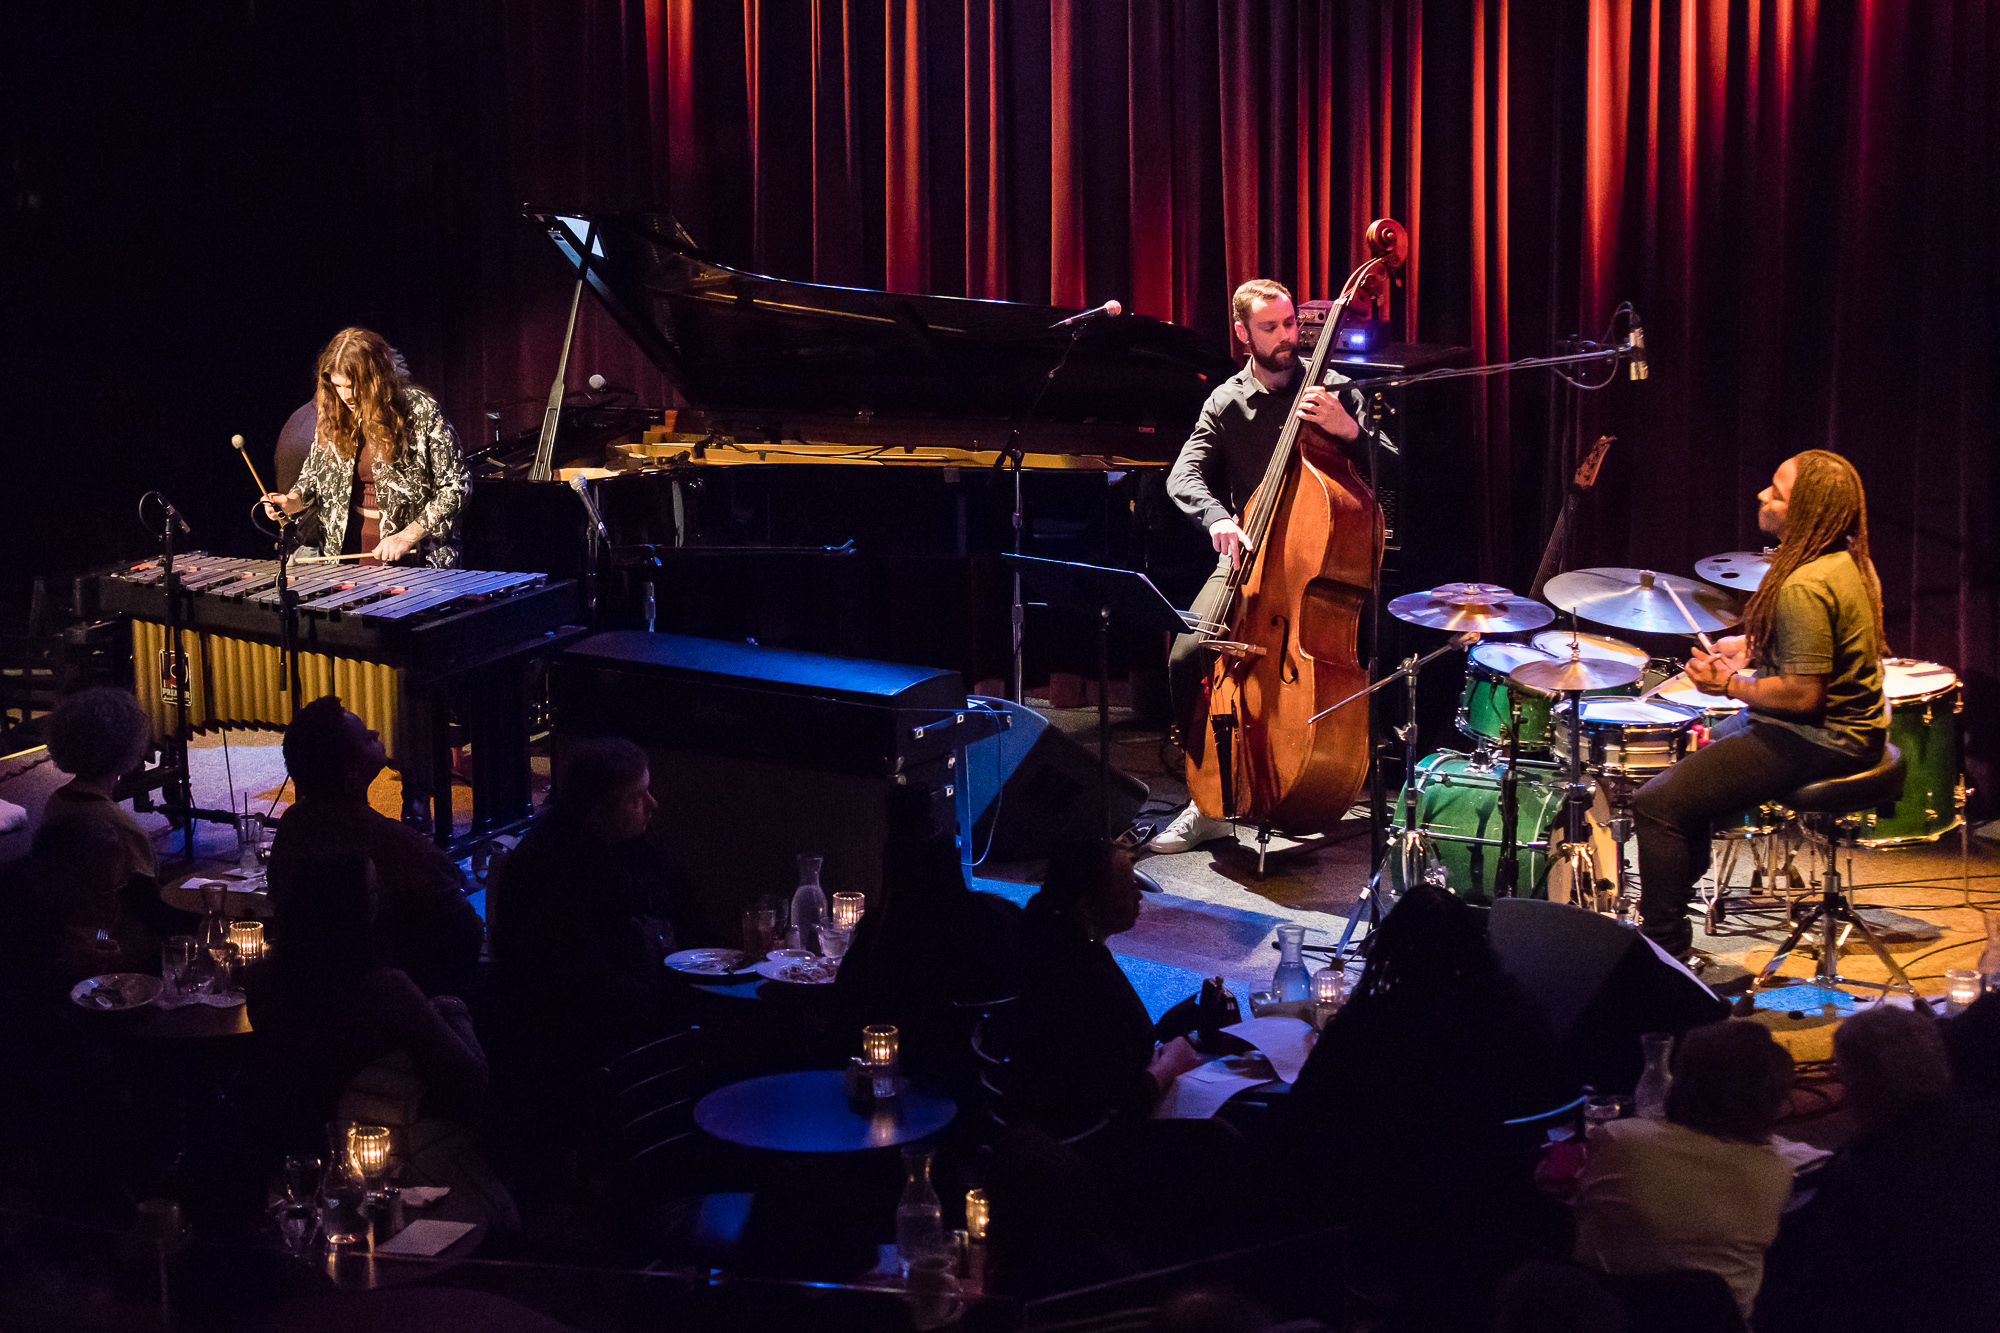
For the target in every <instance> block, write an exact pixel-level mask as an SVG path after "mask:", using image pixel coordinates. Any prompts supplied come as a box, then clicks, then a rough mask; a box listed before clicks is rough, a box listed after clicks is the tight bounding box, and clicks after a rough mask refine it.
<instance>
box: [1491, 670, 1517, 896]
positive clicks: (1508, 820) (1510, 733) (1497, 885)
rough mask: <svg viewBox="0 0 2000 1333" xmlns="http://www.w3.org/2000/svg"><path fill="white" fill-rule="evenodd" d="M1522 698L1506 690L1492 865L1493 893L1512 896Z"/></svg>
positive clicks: (1515, 863)
mask: <svg viewBox="0 0 2000 1333" xmlns="http://www.w3.org/2000/svg"><path fill="white" fill-rule="evenodd" d="M1520 767H1521V701H1520V700H1519V699H1518V698H1517V697H1515V695H1514V692H1513V691H1512V690H1509V691H1508V692H1507V763H1506V766H1505V771H1504V772H1502V773H1501V774H1500V860H1499V863H1498V864H1496V865H1495V866H1494V867H1493V896H1494V897H1495V898H1513V897H1516V896H1517V895H1518V894H1519V893H1520V889H1521V863H1520V862H1519V861H1517V860H1516V859H1515V827H1514V825H1515V821H1517V820H1518V819H1520V817H1521V816H1520V808H1521V807H1520V795H1519V788H1520Z"/></svg>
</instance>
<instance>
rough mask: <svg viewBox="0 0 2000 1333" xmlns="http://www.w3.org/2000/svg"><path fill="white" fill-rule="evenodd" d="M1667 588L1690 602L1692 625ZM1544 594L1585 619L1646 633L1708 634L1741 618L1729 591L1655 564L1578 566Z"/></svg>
mask: <svg viewBox="0 0 2000 1333" xmlns="http://www.w3.org/2000/svg"><path fill="white" fill-rule="evenodd" d="M1668 588H1672V589H1673V590H1674V591H1675V592H1677V593H1679V594H1680V599H1681V601H1682V602H1684V603H1686V604H1687V609H1688V613H1689V615H1691V616H1692V617H1693V618H1694V623H1693V624H1692V625H1690V624H1689V623H1688V616H1686V615H1682V614H1681V609H1680V607H1678V606H1676V605H1674V599H1673V598H1672V597H1670V596H1668V595H1667V589H1668ZM1542 596H1544V597H1546V598H1548V599H1549V600H1550V601H1551V602H1553V603H1555V604H1556V605H1557V606H1559V607H1561V608H1562V609H1563V610H1565V611H1574V612H1575V613H1576V614H1577V615H1579V616H1581V617H1583V618H1584V619H1585V620H1589V621H1594V622H1596V623H1597V624H1599V625H1616V626H1617V627H1618V628H1619V629H1631V630H1639V631H1641V632H1642V633H1647V634H1693V633H1695V632H1696V631H1700V632H1701V633H1704V634H1706V633H1708V632H1709V631H1710V630H1718V629H1727V628H1728V627H1729V626H1731V625H1734V624H1735V623H1736V622H1737V621H1738V620H1741V619H1742V616H1740V615H1739V614H1737V611H1736V604H1735V599H1734V598H1733V597H1731V596H1730V595H1729V594H1728V593H1726V592H1723V591H1722V590H1720V589H1718V588H1714V587H1711V586H1710V585H1708V584H1706V583H1698V582H1696V581H1695V580H1693V579H1684V578H1680V577H1678V576H1676V575H1673V574H1659V573H1655V572H1654V571H1653V570H1650V569H1575V570H1571V571H1570V572H1569V573H1567V574H1558V575H1556V576H1555V577H1554V578H1552V579H1550V580H1549V581H1548V583H1547V584H1546V585H1544V586H1543V588H1542Z"/></svg>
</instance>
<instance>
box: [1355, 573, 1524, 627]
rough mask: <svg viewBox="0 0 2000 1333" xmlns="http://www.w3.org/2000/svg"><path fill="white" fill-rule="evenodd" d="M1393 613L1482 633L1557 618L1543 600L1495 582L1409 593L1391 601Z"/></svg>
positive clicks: (1419, 621) (1413, 621)
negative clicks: (1529, 597)
mask: <svg viewBox="0 0 2000 1333" xmlns="http://www.w3.org/2000/svg"><path fill="white" fill-rule="evenodd" d="M1389 614H1390V615H1392V616H1394V617H1396V619H1398V620H1407V621H1409V622H1410V623H1411V624H1412V625H1428V626H1429V627H1430V628H1432V629H1448V630H1458V631H1464V630H1477V631H1478V632H1479V633H1481V634H1510V633H1512V632H1514V631H1515V630H1523V629H1540V628H1541V627H1542V626H1544V625H1546V624H1548V623H1549V622H1550V621H1551V620H1554V619H1555V618H1556V613H1555V612H1553V611H1551V610H1549V608H1547V607H1546V606H1543V605H1542V604H1541V603H1540V602H1535V601H1530V600H1529V599H1527V598H1526V597H1516V596H1515V595H1514V594H1513V593H1511V592H1509V591H1508V590H1507V589H1505V588H1502V587H1499V586H1498V585H1496V584H1492V583H1446V584H1441V585H1440V586H1438V587H1435V588H1431V589H1428V590H1427V591H1424V592H1413V593H1406V594H1405V595H1403V596H1401V597H1398V598H1397V599H1396V600H1395V601H1393V602H1391V603H1389Z"/></svg>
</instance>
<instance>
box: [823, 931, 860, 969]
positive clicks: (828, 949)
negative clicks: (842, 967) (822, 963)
mask: <svg viewBox="0 0 2000 1333" xmlns="http://www.w3.org/2000/svg"><path fill="white" fill-rule="evenodd" d="M853 942H854V927H852V926H836V925H831V924H829V925H824V926H821V927H820V928H819V947H820V952H822V953H824V954H825V955H826V956H827V957H828V958H829V959H831V960H832V961H834V962H836V963H837V962H839V961H840V960H841V959H843V958H845V957H846V956H847V946H848V945H850V944H852V943H853Z"/></svg>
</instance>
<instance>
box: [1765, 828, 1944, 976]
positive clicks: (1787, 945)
mask: <svg viewBox="0 0 2000 1333" xmlns="http://www.w3.org/2000/svg"><path fill="white" fill-rule="evenodd" d="M1838 852H1839V846H1838V844H1837V843H1835V842H1833V841H1832V840H1831V839H1829V840H1828V843H1827V851H1826V875H1825V877H1824V878H1822V879H1821V880H1820V889H1819V902H1818V903H1816V904H1815V905H1814V906H1813V907H1812V908H1811V910H1809V911H1807V912H1806V913H1805V915H1804V916H1802V917H1800V918H1798V919H1797V920H1795V921H1794V922H1793V923H1792V931H1791V934H1789V935H1787V936H1786V937H1785V942H1784V943H1783V944H1780V945H1779V946H1778V951H1777V952H1776V953H1774V954H1772V955H1771V960H1770V961H1769V962H1767V963H1765V964H1764V966H1763V968H1762V969H1761V970H1760V971H1759V972H1758V973H1757V975H1756V977H1755V978H1754V979H1753V980H1752V981H1751V983H1750V989H1749V990H1747V991H1745V992H1744V996H1743V998H1744V999H1746V1000H1750V1001H1752V1003H1754V1002H1755V996H1756V994H1757V992H1758V991H1760V990H1762V989H1764V987H1765V986H1766V985H1767V984H1768V983H1769V982H1770V981H1771V979H1772V978H1773V977H1775V976H1777V974H1778V968H1779V967H1780V966H1782V965H1783V963H1784V961H1785V959H1787V958H1789V957H1790V956H1791V955H1792V951H1793V950H1795V949H1797V948H1798V946H1799V941H1800V940H1801V939H1803V938H1804V937H1805V934H1806V932H1807V931H1808V930H1811V929H1812V928H1813V927H1814V926H1817V927H1819V940H1818V945H1817V955H1818V956H1817V957H1816V958H1815V960H1814V963H1813V976H1812V979H1813V983H1814V984H1815V985H1818V986H1822V987H1825V988H1826V989H1828V990H1838V989H1839V988H1840V987H1842V986H1874V987H1876V988H1878V989H1880V990H1881V992H1882V993H1883V994H1884V995H1887V994H1888V993H1889V991H1890V989H1891V982H1889V981H1863V980H1861V979H1859V978H1857V977H1843V976H1841V975H1840V969H1839V963H1840V945H1841V942H1842V940H1844V939H1845V938H1846V936H1847V934H1848V933H1849V932H1851V931H1853V930H1859V931H1860V932H1861V938H1862V939H1864V940H1866V941H1867V942H1868V947H1869V948H1871V949H1873V950H1874V951H1875V956H1876V957H1877V958H1878V959H1880V960H1881V962H1882V966H1883V967H1885V968H1887V969H1888V971H1889V976H1890V977H1891V978H1892V979H1893V981H1894V982H1899V983H1901V985H1902V987H1903V989H1904V990H1907V991H1908V992H1909V993H1910V994H1911V995H1912V996H1913V997H1915V999H1916V1003H1917V1007H1918V1008H1919V1009H1924V1010H1928V1005H1926V1003H1925V1001H1924V998H1923V995H1922V994H1921V993H1920V992H1919V991H1918V990H1917V987H1916V983H1915V982H1913V981H1911V980H1910V976H1909V974H1908V973H1907V972H1905V971H1903V965H1902V964H1901V963H1898V962H1897V961H1896V959H1895V956H1894V955H1893V954H1891V953H1890V952H1889V950H1888V947H1887V946H1886V945H1884V944H1883V943H1882V941H1881V939H1880V938H1879V937H1878V936H1877V935H1876V934H1875V932H1874V930H1873V929H1871V928H1870V927H1869V925H1868V922H1867V921H1866V920H1864V919H1863V918H1862V916H1861V913H1860V912H1859V911H1857V910H1856V909H1855V906H1854V902H1853V897H1852V894H1851V891H1850V890H1849V889H1848V888H1847V887H1846V886H1845V885H1844V884H1843V883H1842V882H1841V878H1840V867H1839V865H1838V864H1837V863H1836V861H1835V857H1836V856H1837V854H1838ZM1848 873H1849V875H1850V877H1851V876H1852V874H1853V857H1852V855H1851V854H1850V856H1849V858H1848ZM1842 926H1844V927H1846V929H1845V930H1841V929H1839V928H1840V927H1842Z"/></svg>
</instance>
